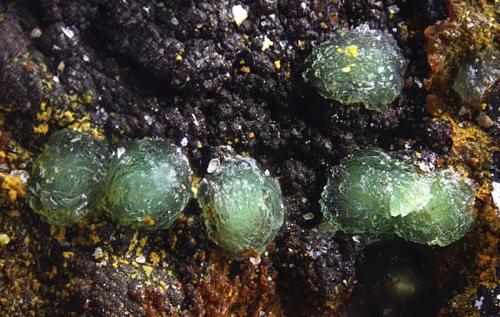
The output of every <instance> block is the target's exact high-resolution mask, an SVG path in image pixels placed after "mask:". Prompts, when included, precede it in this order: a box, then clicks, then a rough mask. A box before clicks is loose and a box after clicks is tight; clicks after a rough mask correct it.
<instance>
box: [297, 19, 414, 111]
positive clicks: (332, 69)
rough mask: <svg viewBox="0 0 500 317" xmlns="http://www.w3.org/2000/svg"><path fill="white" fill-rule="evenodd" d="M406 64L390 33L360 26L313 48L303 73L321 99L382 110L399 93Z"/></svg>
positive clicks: (340, 33)
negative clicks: (360, 104)
mask: <svg viewBox="0 0 500 317" xmlns="http://www.w3.org/2000/svg"><path fill="white" fill-rule="evenodd" d="M406 65H407V62H406V59H405V58H404V56H403V54H402V52H401V49H400V48H399V47H398V45H397V43H396V41H395V40H394V38H393V37H392V36H391V35H390V34H387V33H384V32H382V31H379V30H372V29H370V28H369V27H368V26H367V25H361V26H359V27H357V28H355V29H353V30H349V29H345V28H341V29H338V30H337V31H336V32H335V33H334V34H333V36H332V38H331V39H329V40H328V41H326V42H325V43H323V44H321V45H319V46H317V47H315V48H314V49H313V51H312V53H311V55H310V56H309V57H308V58H307V59H306V61H305V66H306V69H305V71H304V72H303V74H302V76H303V78H304V80H305V81H306V82H309V83H311V84H312V85H313V86H314V87H316V89H317V90H318V92H319V94H320V95H321V96H323V97H324V98H327V99H334V100H337V101H339V102H341V103H343V104H353V103H363V104H364V105H365V107H366V108H367V109H371V110H382V109H384V108H386V106H387V105H389V104H390V103H391V102H392V101H393V100H394V99H395V98H396V97H397V96H398V95H399V94H400V92H401V89H402V87H403V84H404V75H405V71H406Z"/></svg>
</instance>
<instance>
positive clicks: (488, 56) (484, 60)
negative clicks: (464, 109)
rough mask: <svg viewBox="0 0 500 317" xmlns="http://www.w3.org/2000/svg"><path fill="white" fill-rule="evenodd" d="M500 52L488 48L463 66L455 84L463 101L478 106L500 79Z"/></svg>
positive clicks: (458, 72) (459, 70)
mask: <svg viewBox="0 0 500 317" xmlns="http://www.w3.org/2000/svg"><path fill="white" fill-rule="evenodd" d="M499 65H500V52H499V51H498V50H497V49H495V48H493V47H488V48H486V49H485V50H484V51H482V52H480V53H479V54H478V55H477V56H475V57H474V59H471V60H468V61H466V62H465V63H463V64H461V65H460V66H459V68H458V71H457V76H456V77H455V82H454V83H453V89H454V90H455V91H456V92H457V93H458V94H459V95H460V97H462V99H463V100H464V101H465V102H467V103H469V104H471V105H478V104H479V103H480V102H481V99H482V98H483V96H484V94H485V93H486V91H487V90H488V89H489V88H490V87H492V86H493V85H494V84H495V82H496V81H498V80H499V78H500V66H499Z"/></svg>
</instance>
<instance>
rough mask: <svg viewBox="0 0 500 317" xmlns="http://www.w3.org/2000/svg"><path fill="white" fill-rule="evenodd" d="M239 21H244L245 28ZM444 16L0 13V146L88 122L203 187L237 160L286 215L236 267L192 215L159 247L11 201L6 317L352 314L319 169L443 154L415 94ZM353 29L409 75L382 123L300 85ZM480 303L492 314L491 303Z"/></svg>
mask: <svg viewBox="0 0 500 317" xmlns="http://www.w3.org/2000/svg"><path fill="white" fill-rule="evenodd" d="M235 6H241V7H242V8H243V9H244V10H245V11H246V12H247V14H248V17H247V18H246V19H245V20H244V21H242V23H241V24H240V25H238V24H237V23H236V22H235V18H234V16H233V8H234V7H235ZM445 18H447V10H446V5H445V3H444V1H440V0H422V1H408V0H384V1H373V0H352V1H348V0H332V1H330V0H329V1H326V0H288V1H287V0H240V1H233V0H206V1H198V0H165V1H160V0H157V1H147V0H127V1H124V0H65V1H55V0H10V1H9V0H0V109H1V114H2V118H3V119H4V120H2V122H3V125H2V126H1V127H0V132H2V133H1V134H0V136H1V138H0V145H2V148H3V145H4V143H5V142H4V141H3V140H4V138H5V139H6V140H7V135H8V138H9V139H12V140H16V141H18V142H19V143H20V144H21V145H22V147H23V148H25V149H27V150H28V151H29V152H30V153H32V155H33V156H34V157H35V156H36V155H37V154H38V153H39V152H40V150H41V148H42V146H43V144H44V143H46V141H47V137H48V136H49V135H50V134H51V133H53V132H54V131H56V130H58V129H60V128H61V127H62V126H66V125H70V124H78V125H79V127H80V128H81V127H83V126H84V125H86V124H88V125H89V127H88V128H89V129H91V130H92V131H94V132H96V134H99V135H100V136H102V137H104V138H105V139H107V140H108V141H110V142H111V143H113V144H114V146H115V147H119V146H120V145H121V144H124V143H125V142H126V141H127V140H129V139H133V138H139V137H144V136H149V137H161V138H164V139H166V140H168V141H170V142H172V143H174V144H176V145H178V146H182V149H183V152H184V153H185V154H186V155H187V157H188V158H189V160H190V164H191V166H192V168H193V170H194V172H195V175H197V176H198V177H203V176H204V175H205V173H206V170H207V166H208V163H209V162H210V160H211V159H212V158H213V154H214V153H215V152H216V151H217V150H216V149H218V148H220V147H221V146H231V147H232V148H233V149H234V150H235V151H236V152H237V153H244V154H246V155H250V156H251V157H253V158H255V159H256V160H257V161H258V162H259V164H260V165H261V166H262V167H263V168H264V169H268V170H269V171H271V174H273V175H276V176H277V177H278V178H279V182H280V184H281V187H282V189H283V195H284V202H285V209H286V220H285V222H286V223H285V225H284V226H283V228H282V229H281V231H280V232H279V233H278V236H277V238H276V239H275V242H274V244H272V245H271V246H270V247H269V248H268V250H267V251H266V252H265V253H264V254H263V255H262V256H261V257H260V258H251V259H249V260H246V261H243V262H237V261H229V260H227V259H226V258H224V256H223V255H222V254H221V252H220V250H218V249H217V247H216V246H215V245H214V244H213V243H211V242H210V240H209V238H208V237H207V235H206V232H205V228H204V223H203V221H202V219H201V216H200V213H201V212H200V210H199V207H198V206H197V204H196V203H195V202H192V203H190V204H189V205H188V206H187V208H186V210H185V214H184V215H183V216H182V217H181V218H180V219H179V220H178V221H177V222H176V223H175V224H174V226H173V228H172V229H171V230H169V231H165V232H158V233H152V232H141V231H139V232H137V231H134V230H132V229H127V228H121V227H118V226H116V224H113V223H112V222H111V221H110V220H109V219H107V218H106V217H105V216H97V217H96V218H92V219H89V220H88V221H87V222H85V223H79V224H77V225H75V226H73V227H71V228H67V229H65V230H56V229H54V228H51V227H50V226H49V225H47V224H45V223H44V222H43V221H41V220H40V219H39V218H37V216H36V215H34V214H33V213H32V212H31V211H30V210H29V208H27V207H25V206H23V205H22V202H21V203H20V205H19V207H20V208H18V209H19V211H18V213H15V212H13V211H12V207H10V206H8V205H2V206H0V233H2V232H15V234H13V235H12V237H11V238H12V239H11V240H12V241H11V242H10V243H9V244H8V245H7V246H3V247H2V246H0V315H2V316H126V315H130V316H210V317H212V316H214V317H215V316H335V315H340V316H344V315H345V316H349V312H350V311H351V310H352V309H351V307H350V305H349V296H350V294H351V292H352V290H353V288H355V287H356V284H357V280H356V274H355V272H356V269H355V266H356V264H355V262H356V260H357V258H358V257H359V256H360V255H359V253H360V252H359V251H358V249H359V248H358V246H357V242H356V241H355V240H353V239H352V238H351V237H337V236H335V237H333V235H332V234H331V233H329V232H328V231H325V232H323V231H321V230H318V228H317V225H318V224H319V223H320V222H321V220H322V219H321V214H320V209H319V204H318V201H319V196H320V193H321V191H322V188H323V186H324V185H325V183H326V175H327V171H328V170H329V168H330V167H331V166H332V165H334V164H336V163H338V162H339V161H340V159H341V158H343V157H345V156H346V155H347V154H350V153H352V152H354V151H355V150H357V149H359V148H363V147H365V146H379V147H383V148H386V149H391V150H393V149H396V150H397V149H402V148H405V146H407V145H408V144H412V145H414V146H415V148H424V149H429V150H431V151H434V152H436V153H437V155H445V154H446V153H447V152H448V150H449V148H450V146H451V126H450V125H449V123H447V122H445V121H440V120H438V121H429V120H427V119H425V117H426V115H425V104H426V95H427V92H426V91H425V87H423V85H422V81H423V79H424V78H426V77H429V73H430V68H429V66H428V64H427V52H426V51H425V49H423V48H424V47H425V39H424V33H423V31H424V30H425V28H426V27H427V26H429V25H431V24H434V23H436V21H438V20H443V19H445ZM364 23H366V24H368V25H369V26H370V27H371V28H376V29H380V30H383V31H385V32H389V33H390V34H392V35H393V36H394V38H395V39H396V41H397V42H398V45H399V46H400V47H401V49H402V51H403V54H404V55H405V58H406V59H407V60H408V61H409V66H408V70H407V73H406V82H405V86H404V88H403V91H402V93H401V95H400V96H399V97H398V98H397V99H396V100H395V101H394V102H393V104H392V105H391V106H390V107H388V108H387V109H386V110H384V111H381V112H371V111H369V110H366V109H365V108H364V107H363V106H362V105H352V106H344V105H341V104H338V103H336V102H334V101H328V100H325V99H323V98H321V97H320V96H319V95H318V94H317V93H316V92H315V91H314V89H313V88H312V87H309V86H307V85H305V84H304V83H303V81H302V78H301V76H300V74H301V72H302V71H303V61H304V59H305V58H306V57H307V56H308V55H309V54H310V52H311V49H312V47H314V46H315V45H317V44H319V43H322V42H324V41H325V40H327V39H328V38H329V37H330V36H331V34H332V32H333V31H334V30H335V29H336V28H338V27H341V26H342V27H356V26H358V25H360V24H364ZM270 43H271V44H270ZM491 98H493V97H491ZM48 108H50V109H51V110H50V111H51V112H50V113H47V112H48V111H49V110H47V109H48ZM68 113H69V114H68ZM4 132H5V134H4ZM495 133H496V132H495ZM427 152H429V151H427ZM424 153H426V152H424ZM432 155H436V154H432ZM20 168H24V169H25V170H29V169H30V159H29V158H28V159H27V161H26V162H25V163H24V165H21V167H20ZM1 170H2V171H4V170H8V167H3V166H2V167H1ZM433 273H435V272H433ZM436 274H437V273H436ZM361 285H362V283H361ZM459 290H460V289H459ZM478 292H481V293H478V295H477V296H479V297H478V298H480V296H482V297H483V298H484V305H483V306H481V308H480V310H479V313H480V314H481V315H482V316H489V315H488V312H491V311H492V310H494V309H495V307H496V308H498V304H497V303H496V302H495V297H494V294H498V290H497V288H491V287H490V288H488V289H486V290H483V289H481V290H478ZM455 293H456V290H455V289H453V290H447V291H444V292H442V294H440V296H442V298H440V299H439V300H436V302H437V303H439V304H442V305H444V303H445V302H446V301H448V300H449V299H450V298H452V297H453V296H454V295H455ZM497 297H498V296H497ZM360 302H361V303H362V302H363V301H360ZM360 305H362V304H360ZM422 305H425V303H423V304H422ZM433 305H434V304H433ZM471 305H473V304H471ZM492 305H493V306H492ZM495 305H497V306H495ZM418 306H419V305H413V306H411V307H418ZM432 307H434V306H432ZM434 312H436V313H437V308H436V309H435V311H434ZM402 313H403V314H405V316H418V311H411V312H409V311H405V310H404V305H403V308H402ZM388 316H394V315H390V314H389V315H388Z"/></svg>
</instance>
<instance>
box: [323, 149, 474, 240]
mask: <svg viewBox="0 0 500 317" xmlns="http://www.w3.org/2000/svg"><path fill="white" fill-rule="evenodd" d="M474 192H475V189H474V186H473V185H472V184H471V183H470V182H469V181H467V180H462V179H461V178H460V177H459V176H458V175H457V174H456V173H455V172H454V171H453V170H451V169H444V170H440V171H437V172H428V173H425V174H422V173H420V172H419V171H417V170H416V169H415V168H414V167H413V165H412V164H411V162H409V161H407V160H405V159H403V158H392V157H391V156H389V155H388V154H386V153H384V152H383V151H381V150H377V149H369V150H367V151H365V152H364V153H359V154H358V155H355V156H354V157H351V158H348V159H347V160H345V161H344V162H343V163H342V164H341V165H340V166H337V167H335V168H333V170H332V178H331V179H330V180H329V182H328V184H327V186H326V187H325V189H324V191H323V193H322V196H321V206H322V212H323V214H324V217H325V219H326V220H327V222H328V223H330V224H331V225H332V226H333V227H334V228H335V229H336V230H339V231H342V232H345V233H348V234H359V235H362V236H365V237H368V238H378V237H384V236H392V235H397V236H399V237H400V238H402V239H405V240H408V241H412V242H416V243H421V244H429V245H440V246H446V245H448V244H450V243H452V242H454V241H456V240H458V239H460V238H461V237H463V236H464V235H465V233H467V231H468V230H469V228H470V226H471V225H472V222H473V217H472V206H473V204H474Z"/></svg>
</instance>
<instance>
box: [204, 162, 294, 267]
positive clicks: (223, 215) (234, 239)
mask: <svg viewBox="0 0 500 317" xmlns="http://www.w3.org/2000/svg"><path fill="white" fill-rule="evenodd" d="M198 201H199V203H200V206H201V208H202V210H203V217H204V219H205V224H206V227H207V230H208V233H209V235H210V237H211V238H212V240H214V242H215V243H216V244H218V245H219V246H220V247H221V248H222V249H223V250H224V251H225V252H226V253H227V254H228V255H229V256H230V257H232V258H235V259H241V258H244V257H246V256H254V255H256V254H257V253H260V252H262V251H263V250H264V249H265V248H266V246H267V245H268V244H269V242H270V241H271V240H273V239H274V236H275V235H276V232H277V231H278V230H279V228H280V227H281V226H282V225H283V218H284V211H283V209H284V208H283V202H282V197H281V189H280V186H279V184H278V182H277V181H276V180H275V179H274V178H272V177H269V176H266V174H265V173H264V172H263V171H262V170H261V169H260V168H259V167H258V166H257V163H256V161H255V160H254V159H252V158H246V157H241V156H236V157H234V158H228V159H226V160H225V161H224V162H223V163H222V164H221V165H220V166H219V167H218V169H217V170H215V171H214V172H213V173H212V174H209V175H208V176H207V177H206V178H205V179H204V180H203V182H202V184H201V187H200V197H199V200H198Z"/></svg>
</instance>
